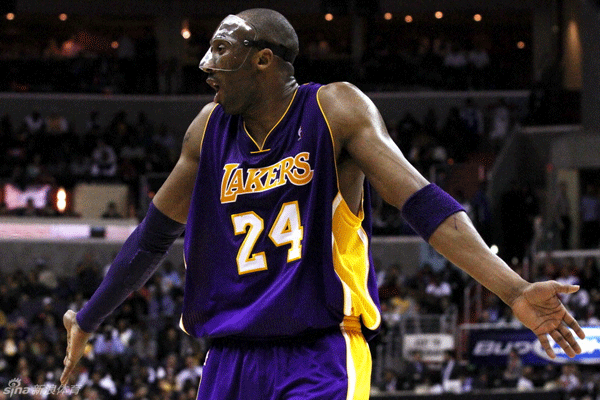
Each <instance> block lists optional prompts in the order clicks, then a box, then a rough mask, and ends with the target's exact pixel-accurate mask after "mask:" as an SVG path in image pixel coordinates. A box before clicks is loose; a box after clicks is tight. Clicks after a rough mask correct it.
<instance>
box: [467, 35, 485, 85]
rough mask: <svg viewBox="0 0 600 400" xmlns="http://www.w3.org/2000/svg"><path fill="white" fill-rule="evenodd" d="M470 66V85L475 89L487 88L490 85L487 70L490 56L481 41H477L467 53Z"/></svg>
mask: <svg viewBox="0 0 600 400" xmlns="http://www.w3.org/2000/svg"><path fill="white" fill-rule="evenodd" d="M467 61H468V68H469V86H470V87H471V88H473V89H485V88H487V86H488V85H489V82H488V81H487V72H488V69H489V66H490V56H489V54H488V52H487V50H486V49H485V47H484V46H483V45H482V44H481V43H477V44H476V45H475V46H473V48H472V49H471V50H470V51H469V52H468V54H467Z"/></svg>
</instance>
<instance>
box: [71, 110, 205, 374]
mask: <svg viewBox="0 0 600 400" xmlns="http://www.w3.org/2000/svg"><path fill="white" fill-rule="evenodd" d="M213 108H214V105H212V104H210V105H207V106H206V107H205V108H204V109H203V110H202V111H201V112H200V114H199V115H198V117H196V119H195V120H194V121H193V122H192V124H191V125H190V128H189V129H188V131H187V132H186V135H185V138H184V141H183V146H182V152H181V156H180V158H179V161H178V162H177V164H176V165H175V168H174V169H173V171H172V172H171V174H170V175H169V177H168V178H167V180H166V181H165V183H164V184H163V186H162V187H161V188H160V190H159V191H158V193H157V194H156V196H155V197H154V199H153V200H152V203H151V205H150V207H149V209H148V213H147V214H146V217H145V218H144V220H143V221H142V222H141V223H140V225H138V227H137V228H136V229H135V231H134V232H133V233H132V234H131V235H130V236H129V238H128V239H127V241H126V242H125V244H124V245H123V247H122V248H121V250H120V251H119V253H118V254H117V257H116V258H115V260H114V261H113V263H112V264H111V267H110V269H109V271H108V273H107V274H106V276H105V277H104V279H103V280H102V283H101V284H100V287H99V288H98V289H97V290H96V291H95V292H94V294H93V295H92V297H91V298H90V300H89V301H88V302H87V303H86V304H85V305H84V307H83V308H82V310H81V311H79V312H78V313H77V314H75V312H73V311H71V310H69V311H67V312H66V313H65V315H64V316H63V323H64V325H65V328H66V329H67V336H68V339H67V351H66V356H65V359H64V364H65V369H64V371H63V374H62V376H61V383H62V384H65V383H66V382H68V380H69V376H70V375H71V373H72V371H73V369H74V368H75V366H76V365H77V363H78V362H79V360H80V359H81V356H82V354H83V349H84V348H85V344H86V343H87V341H88V339H89V337H90V336H91V332H93V331H95V330H96V329H97V327H98V326H99V325H100V323H101V322H102V321H103V320H104V319H105V318H106V317H107V316H108V315H110V314H111V313H112V312H113V311H114V309H115V308H117V307H118V306H119V305H120V304H121V303H122V302H123V301H124V300H125V299H126V298H127V296H129V294H131V293H132V292H133V291H135V290H137V289H139V288H140V287H141V286H142V285H144V283H146V281H147V280H148V279H149V278H150V276H152V274H153V273H154V272H155V271H156V269H157V267H158V265H160V262H161V261H162V260H163V259H164V256H165V255H166V253H167V251H168V249H169V248H170V247H171V245H172V244H173V242H174V241H175V239H177V238H178V237H179V236H181V233H182V232H183V229H184V227H185V225H184V224H185V221H186V219H187V213H188V209H189V205H190V199H191V194H192V190H193V187H194V182H195V180H196V175H197V171H198V160H199V157H200V145H201V142H202V135H203V134H204V127H205V125H206V121H207V120H208V117H209V116H210V113H211V111H212V109H213Z"/></svg>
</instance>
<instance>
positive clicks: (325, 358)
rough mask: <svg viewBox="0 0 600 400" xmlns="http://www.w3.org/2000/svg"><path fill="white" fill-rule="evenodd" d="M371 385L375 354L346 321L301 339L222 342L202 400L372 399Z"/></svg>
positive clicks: (207, 370)
mask: <svg viewBox="0 0 600 400" xmlns="http://www.w3.org/2000/svg"><path fill="white" fill-rule="evenodd" d="M348 325H353V326H351V327H350V326H348ZM370 380H371V354H370V352H369V347H368V345H367V342H366V341H365V339H364V337H363V335H362V333H361V331H360V325H358V323H356V324H348V323H347V322H345V323H344V327H342V328H339V329H337V328H336V329H335V330H331V331H328V332H326V333H323V334H321V335H319V336H316V337H311V338H302V339H299V340H286V341H272V342H269V343H264V342H260V343H249V342H248V341H244V342H236V341H235V339H227V340H216V341H215V343H213V345H212V346H211V348H210V351H209V352H208V354H207V357H206V363H205V365H204V369H203V371H202V380H201V382H200V388H199V390H198V400H275V399H277V400H313V399H314V400H317V399H318V400H348V399H357V400H358V399H360V400H363V399H364V400H366V399H368V398H369V390H370Z"/></svg>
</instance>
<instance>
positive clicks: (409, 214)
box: [320, 83, 583, 356]
mask: <svg viewBox="0 0 600 400" xmlns="http://www.w3.org/2000/svg"><path fill="white" fill-rule="evenodd" d="M320 103H321V105H322V108H323V110H324V113H325V115H326V117H327V119H328V122H329V124H330V126H331V130H332V134H333V136H334V142H335V146H336V151H338V152H339V151H340V149H344V150H346V151H347V152H348V153H349V154H350V156H351V157H352V160H353V161H354V162H355V163H356V164H357V167H358V168H360V170H361V171H363V172H364V174H365V175H366V177H367V178H368V179H369V181H370V183H371V184H372V185H373V186H374V188H375V189H376V190H377V192H378V193H379V195H380V196H381V197H382V198H383V199H384V200H385V201H386V202H388V203H389V204H392V205H394V206H396V207H397V208H398V209H400V210H402V212H403V216H404V217H405V218H407V220H409V219H412V221H409V223H411V222H412V223H411V226H413V228H417V229H415V230H416V231H417V232H418V233H420V234H421V236H423V238H424V239H425V240H426V241H428V242H429V243H430V244H431V245H432V246H433V247H434V248H435V249H436V250H437V251H438V252H439V253H440V254H442V255H443V256H444V257H446V258H447V259H448V260H450V261H451V262H452V263H453V264H455V265H457V266H458V267H460V268H461V269H463V270H464V271H465V272H467V273H468V274H469V275H471V276H472V277H473V278H475V279H476V280H477V281H478V282H480V283H481V284H483V285H484V286H485V287H487V288H488V289H490V290H491V291H492V292H493V293H495V294H496V295H498V296H499V297H500V298H501V299H502V300H503V301H504V302H505V303H506V304H508V305H509V306H511V307H512V308H513V310H514V312H515V315H516V316H517V317H518V318H519V319H520V320H521V322H523V323H524V324H525V326H527V327H528V328H530V329H532V330H533V331H534V332H535V333H536V334H537V335H538V338H539V339H540V342H541V343H542V345H543V346H544V348H545V349H546V351H547V352H548V354H549V355H552V354H553V353H552V352H551V350H550V349H549V343H548V340H547V338H546V335H547V334H550V335H551V336H552V337H553V338H554V339H555V340H557V343H558V344H559V345H560V346H561V347H562V348H563V349H564V350H565V352H566V353H567V354H569V355H570V356H572V355H574V354H575V353H578V352H580V349H579V346H578V345H577V343H576V342H575V340H574V338H573V335H572V334H570V332H568V329H566V327H565V326H569V327H571V328H572V329H574V330H575V332H576V333H577V335H578V336H579V337H583V332H582V331H581V328H579V325H577V322H575V320H574V319H573V318H572V316H571V315H569V314H568V313H567V312H566V310H565V309H564V306H563V305H562V304H561V303H560V300H559V299H558V297H557V296H556V294H557V293H560V292H565V293H566V292H571V291H574V290H576V288H574V287H572V286H562V285H558V284H557V283H543V284H537V283H536V284H530V283H529V282H527V281H525V280H524V279H523V278H521V277H520V276H519V275H518V274H517V273H515V272H514V271H513V270H512V269H511V268H510V267H509V266H508V265H506V263H505V262H504V261H502V259H500V258H499V257H497V256H496V255H494V254H493V253H492V252H491V251H490V249H489V247H488V246H487V245H486V244H485V242H484V241H483V239H481V237H480V235H479V234H478V232H477V231H476V230H475V228H474V226H473V224H472V222H471V220H470V219H469V217H468V216H467V214H466V213H465V212H463V211H461V207H460V205H459V204H458V203H456V202H455V201H454V200H453V199H451V198H450V197H449V196H448V195H447V194H446V193H444V192H443V191H441V190H439V188H437V187H434V186H432V185H430V184H429V182H427V180H426V179H425V178H424V177H423V176H422V175H421V174H420V173H419V172H418V171H417V170H416V169H415V168H414V167H413V166H412V165H411V164H410V163H409V162H408V161H407V160H406V158H405V157H404V156H403V155H402V153H401V152H400V150H399V149H398V148H397V146H396V145H395V143H394V142H393V141H392V139H391V138H390V137H389V135H388V133H387V130H386V127H385V124H384V122H383V119H382V118H381V116H380V114H379V112H378V110H377V108H376V107H375V105H374V104H373V103H372V101H371V100H370V99H369V98H368V97H367V96H366V95H364V94H363V93H362V92H360V90H358V89H357V88H355V87H354V86H352V85H350V84H347V83H334V84H330V85H327V86H325V87H324V88H322V89H321V91H320ZM414 225H419V226H414ZM556 285H558V286H556ZM548 307H550V308H548ZM550 310H552V311H550Z"/></svg>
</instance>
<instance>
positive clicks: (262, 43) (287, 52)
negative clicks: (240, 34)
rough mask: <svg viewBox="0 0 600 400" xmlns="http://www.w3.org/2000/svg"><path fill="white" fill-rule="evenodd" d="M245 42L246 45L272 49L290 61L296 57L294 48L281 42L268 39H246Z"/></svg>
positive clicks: (260, 48) (277, 54) (278, 55)
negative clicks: (272, 41) (289, 47)
mask: <svg viewBox="0 0 600 400" xmlns="http://www.w3.org/2000/svg"><path fill="white" fill-rule="evenodd" d="M243 43H244V46H247V47H255V48H257V49H259V50H262V49H270V50H271V51H272V52H273V54H275V55H276V56H277V57H280V58H281V59H283V60H284V61H287V62H289V63H293V62H294V58H296V57H295V54H294V51H293V50H291V49H288V48H287V47H285V46H284V45H281V44H275V43H271V42H269V41H266V40H244V42H243Z"/></svg>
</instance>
